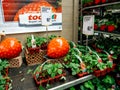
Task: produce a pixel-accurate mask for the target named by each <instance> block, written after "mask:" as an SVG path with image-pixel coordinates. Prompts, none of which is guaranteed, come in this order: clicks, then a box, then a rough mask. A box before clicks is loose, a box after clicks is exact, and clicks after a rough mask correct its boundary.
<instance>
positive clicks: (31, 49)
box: [27, 47, 40, 54]
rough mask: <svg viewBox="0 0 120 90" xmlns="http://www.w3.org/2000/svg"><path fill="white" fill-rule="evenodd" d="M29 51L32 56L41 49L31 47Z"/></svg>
mask: <svg viewBox="0 0 120 90" xmlns="http://www.w3.org/2000/svg"><path fill="white" fill-rule="evenodd" d="M27 50H28V52H29V53H30V54H33V53H39V51H40V47H35V48H32V47H29V48H27Z"/></svg>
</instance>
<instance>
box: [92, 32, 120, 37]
mask: <svg viewBox="0 0 120 90" xmlns="http://www.w3.org/2000/svg"><path fill="white" fill-rule="evenodd" d="M94 32H95V33H102V34H108V35H113V36H118V37H120V33H119V34H117V33H109V32H102V31H94Z"/></svg>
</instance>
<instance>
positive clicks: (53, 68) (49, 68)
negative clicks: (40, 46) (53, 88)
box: [42, 63, 64, 78]
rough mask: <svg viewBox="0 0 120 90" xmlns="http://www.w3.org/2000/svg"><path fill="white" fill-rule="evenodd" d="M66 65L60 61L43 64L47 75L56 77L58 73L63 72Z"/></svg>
mask: <svg viewBox="0 0 120 90" xmlns="http://www.w3.org/2000/svg"><path fill="white" fill-rule="evenodd" d="M63 68H64V67H63V66H62V64H60V63H55V64H52V63H49V64H45V65H44V66H43V69H42V70H43V71H45V74H46V76H50V77H52V78H53V77H55V76H56V75H59V74H62V73H63V70H62V69H63Z"/></svg>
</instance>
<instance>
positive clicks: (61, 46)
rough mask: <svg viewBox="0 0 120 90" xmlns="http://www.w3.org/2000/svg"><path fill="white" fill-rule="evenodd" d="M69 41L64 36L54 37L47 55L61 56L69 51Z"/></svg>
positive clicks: (51, 56)
mask: <svg viewBox="0 0 120 90" xmlns="http://www.w3.org/2000/svg"><path fill="white" fill-rule="evenodd" d="M69 48H70V46H69V43H68V42H67V40H66V39H64V38H62V37H58V38H54V39H52V40H51V41H50V42H49V44H48V48H47V56H48V57H50V58H60V57H63V56H65V55H66V54H67V53H68V51H69Z"/></svg>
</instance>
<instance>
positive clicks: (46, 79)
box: [33, 72, 66, 86]
mask: <svg viewBox="0 0 120 90" xmlns="http://www.w3.org/2000/svg"><path fill="white" fill-rule="evenodd" d="M39 75H40V74H39ZM62 76H66V73H65V72H63V74H60V75H57V76H55V77H54V78H51V77H49V78H42V76H40V78H41V80H40V81H39V80H38V79H37V77H36V74H34V75H33V78H34V80H35V82H36V84H37V85H43V86H44V85H46V84H47V83H50V84H51V83H54V81H57V80H60V78H61V77H62Z"/></svg>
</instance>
